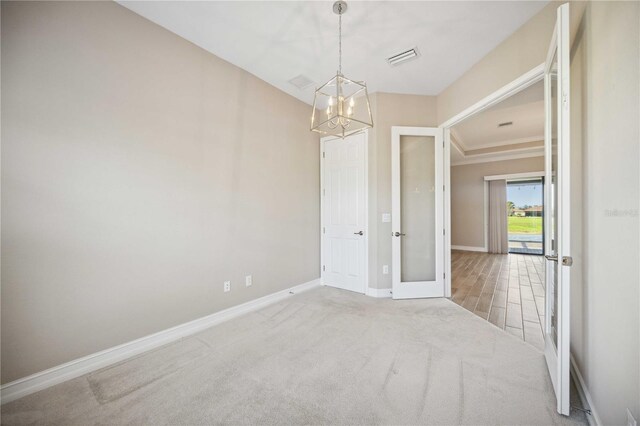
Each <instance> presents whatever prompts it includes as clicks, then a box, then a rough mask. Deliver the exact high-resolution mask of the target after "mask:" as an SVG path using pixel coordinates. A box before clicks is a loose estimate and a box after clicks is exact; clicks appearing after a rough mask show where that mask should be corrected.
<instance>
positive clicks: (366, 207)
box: [318, 129, 369, 294]
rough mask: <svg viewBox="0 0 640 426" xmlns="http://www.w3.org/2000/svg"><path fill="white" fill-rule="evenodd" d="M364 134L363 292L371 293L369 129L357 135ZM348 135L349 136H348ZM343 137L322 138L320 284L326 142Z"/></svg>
mask: <svg viewBox="0 0 640 426" xmlns="http://www.w3.org/2000/svg"><path fill="white" fill-rule="evenodd" d="M361 134H364V284H363V288H362V292H361V293H362V294H369V130H368V129H365V130H363V131H362V132H359V133H357V134H355V135H351V136H358V135H361ZM347 137H348V136H347ZM335 139H341V138H339V137H337V136H325V137H323V138H320V229H319V230H318V231H319V232H320V284H322V285H325V283H324V275H325V274H324V272H325V271H324V268H323V266H324V264H325V262H324V260H325V259H324V249H325V245H326V243H325V238H324V235H325V234H324V226H325V217H324V186H323V185H324V161H323V160H324V146H325V142H327V141H330V140H335Z"/></svg>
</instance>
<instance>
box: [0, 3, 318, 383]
mask: <svg viewBox="0 0 640 426" xmlns="http://www.w3.org/2000/svg"><path fill="white" fill-rule="evenodd" d="M310 112H311V109H310V107H309V106H307V105H305V104H303V103H302V102H299V101H297V100H295V99H294V98H292V97H290V96H288V95H286V94H284V93H282V92H280V91H279V90H277V89H275V88H274V87H272V86H270V85H268V84H266V83H265V82H263V81H261V80H259V79H257V78H256V77H254V76H252V75H250V74H249V73H247V72H245V71H243V70H241V69H239V68H236V67H235V66H232V65H230V64H229V63H227V62H225V61H223V60H221V59H219V58H217V57H215V56H213V55H211V54H209V53H207V52H205V51H203V50H202V49H200V48H198V47H196V46H194V45H193V44H191V43H189V42H187V41H185V40H183V39H181V38H180V37H178V36H176V35H174V34H172V33H170V32H169V31H167V30H164V29H162V28H161V27H159V26H156V25H155V24H153V23H151V22H149V21H147V20H145V19H143V18H142V17H140V16H138V15H136V14H134V13H132V12H130V11H128V10H127V9H125V8H123V7H121V6H119V5H117V4H116V3H112V2H68V3H66V2H42V3H32V2H2V219H3V223H2V293H1V297H2V307H1V308H2V382H3V383H6V382H8V381H11V380H14V379H17V378H19V377H23V376H26V375H28V374H31V373H35V372H38V371H41V370H43V369H46V368H49V367H53V366H55V365H58V364H61V363H63V362H66V361H70V360H72V359H74V358H77V357H80V356H83V355H87V354H90V353H93V352H96V351H99V350H102V349H105V348H109V347H112V346H114V345H118V344H121V343H124V342H127V341H130V340H132V339H135V338H138V337H141V336H144V335H147V334H150V333H153V332H157V331H159V330H163V329H166V328H168V327H171V326H174V325H177V324H180V323H183V322H186V321H189V320H193V319H196V318H199V317H202V316H204V315H207V314H211V313H213V312H216V311H219V310H221V309H224V308H227V307H229V306H232V305H236V304H238V303H241V302H244V301H247V300H250V299H255V298H257V297H260V296H263V295H266V294H269V293H273V292H275V291H278V290H282V289H285V288H287V287H290V286H293V285H297V284H301V283H304V282H306V281H309V280H312V279H315V278H317V277H319V235H318V228H319V155H318V143H319V142H318V138H317V137H316V136H314V134H312V133H311V132H309V129H308V123H309V115H310ZM248 274H252V275H253V286H252V287H249V288H247V287H245V285H244V276H245V275H248ZM224 280H231V282H232V290H231V292H230V293H223V291H222V287H223V281H224Z"/></svg>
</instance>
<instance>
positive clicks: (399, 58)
mask: <svg viewBox="0 0 640 426" xmlns="http://www.w3.org/2000/svg"><path fill="white" fill-rule="evenodd" d="M418 56H420V52H418V48H416V47H414V48H413V49H409V50H405V51H403V52H400V53H396V54H395V55H393V56H390V57H388V58H387V62H389V65H392V66H395V65H400V64H401V63H403V62H407V61H410V60H412V59H415V58H417V57H418Z"/></svg>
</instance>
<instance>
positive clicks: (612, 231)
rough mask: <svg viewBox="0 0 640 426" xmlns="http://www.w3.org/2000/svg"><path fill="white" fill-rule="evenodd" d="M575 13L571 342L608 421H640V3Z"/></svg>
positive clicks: (607, 4) (602, 5)
mask: <svg viewBox="0 0 640 426" xmlns="http://www.w3.org/2000/svg"><path fill="white" fill-rule="evenodd" d="M571 6H572V7H573V6H574V4H572V5H571ZM572 18H574V17H573V16H572ZM575 21H576V22H577V23H578V24H579V29H578V32H577V34H576V37H575V39H574V42H573V46H572V62H571V69H572V73H571V79H572V82H571V83H572V84H571V89H572V92H571V107H572V126H571V131H572V150H574V151H575V152H574V153H573V159H572V167H573V169H574V170H572V176H573V180H574V182H579V186H578V188H576V191H575V192H572V193H573V194H574V200H572V206H573V207H574V212H575V213H574V214H573V215H572V216H573V223H572V232H573V234H574V238H575V239H574V240H573V241H572V244H574V246H575V247H577V248H579V249H580V251H578V252H577V253H576V254H577V255H578V256H579V258H578V262H577V263H574V265H576V266H577V267H574V268H573V270H572V289H571V292H572V321H571V350H572V353H573V356H574V357H575V359H576V362H577V364H578V366H579V368H580V370H581V372H582V374H583V376H584V378H585V381H586V384H587V387H588V389H589V390H590V392H591V396H592V397H593V400H594V405H595V408H596V410H597V412H598V414H599V415H600V417H601V420H602V422H603V424H626V409H627V408H629V409H630V410H631V412H632V414H633V415H634V416H635V418H636V419H638V420H640V380H639V379H640V365H639V364H640V346H639V338H640V336H639V335H640V316H639V312H640V303H639V297H640V289H639V283H640V267H639V262H638V261H639V260H640V241H639V240H640V238H639V233H640V224H639V222H640V220H639V217H638V209H639V208H640V194H639V193H640V182H639V179H640V173H639V168H640V167H639V164H640V161H639V160H640V143H639V140H640V127H639V126H640V125H639V124H638V118H639V117H640V29H639V28H640V4H639V3H638V2H628V3H623V2H592V3H589V4H588V5H587V6H586V10H583V15H582V14H581V16H577V17H576V18H575ZM576 22H574V24H575V23H576ZM574 278H577V279H574Z"/></svg>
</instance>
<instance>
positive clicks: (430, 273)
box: [391, 127, 444, 299]
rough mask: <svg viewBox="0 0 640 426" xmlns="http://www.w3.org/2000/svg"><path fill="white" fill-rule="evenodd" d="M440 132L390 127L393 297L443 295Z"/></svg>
mask: <svg viewBox="0 0 640 426" xmlns="http://www.w3.org/2000/svg"><path fill="white" fill-rule="evenodd" d="M443 164H444V163H443V134H442V129H439V128H432V127H392V128H391V193H392V210H391V215H392V283H393V292H392V295H393V298H394V299H414V298H422V297H444V277H443V271H444V236H443V233H444V227H443V226H444V224H443V202H444V191H443Z"/></svg>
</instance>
